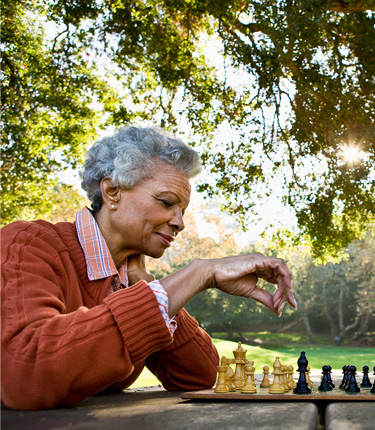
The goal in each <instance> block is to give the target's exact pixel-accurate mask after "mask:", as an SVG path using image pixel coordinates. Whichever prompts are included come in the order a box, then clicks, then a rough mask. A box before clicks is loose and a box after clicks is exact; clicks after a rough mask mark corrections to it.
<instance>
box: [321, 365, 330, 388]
mask: <svg viewBox="0 0 375 430" xmlns="http://www.w3.org/2000/svg"><path fill="white" fill-rule="evenodd" d="M322 371H323V372H322V374H323V378H322V381H321V383H320V385H319V387H318V391H332V387H331V384H330V382H329V366H323V367H322Z"/></svg>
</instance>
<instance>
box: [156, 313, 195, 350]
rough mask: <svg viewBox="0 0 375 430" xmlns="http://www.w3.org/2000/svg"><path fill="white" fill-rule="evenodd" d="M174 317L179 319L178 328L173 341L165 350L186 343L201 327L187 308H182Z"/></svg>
mask: <svg viewBox="0 0 375 430" xmlns="http://www.w3.org/2000/svg"><path fill="white" fill-rule="evenodd" d="M174 319H175V320H176V321H177V329H176V331H175V332H174V335H173V343H172V344H170V345H168V346H166V347H164V348H163V351H172V350H174V349H177V348H179V347H180V346H182V345H184V344H185V343H186V342H188V341H189V340H190V339H191V338H192V337H193V336H194V335H195V334H196V333H197V331H198V329H199V325H198V321H197V320H195V319H194V318H193V317H192V316H191V315H190V314H189V313H188V312H187V311H186V310H185V309H181V310H180V312H178V314H177V315H176V316H175V317H174Z"/></svg>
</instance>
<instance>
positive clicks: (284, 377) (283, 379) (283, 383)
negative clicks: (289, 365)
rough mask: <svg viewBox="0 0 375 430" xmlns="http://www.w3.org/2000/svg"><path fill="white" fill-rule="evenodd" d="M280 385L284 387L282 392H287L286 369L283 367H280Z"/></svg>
mask: <svg viewBox="0 0 375 430" xmlns="http://www.w3.org/2000/svg"><path fill="white" fill-rule="evenodd" d="M280 380H281V385H282V386H283V387H284V391H285V392H287V391H289V387H288V384H287V382H286V367H285V366H284V365H281V377H280Z"/></svg>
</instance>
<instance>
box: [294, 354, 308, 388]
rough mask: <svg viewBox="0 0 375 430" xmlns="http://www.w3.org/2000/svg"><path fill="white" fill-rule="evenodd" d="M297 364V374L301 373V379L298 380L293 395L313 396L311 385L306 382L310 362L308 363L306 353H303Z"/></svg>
mask: <svg viewBox="0 0 375 430" xmlns="http://www.w3.org/2000/svg"><path fill="white" fill-rule="evenodd" d="M297 364H298V369H297V372H299V378H298V382H297V384H296V387H295V388H294V390H293V393H294V394H311V388H310V387H309V384H308V382H307V381H306V372H307V365H308V364H309V362H308V361H307V358H306V355H305V351H302V352H301V355H300V357H299V359H298V361H297Z"/></svg>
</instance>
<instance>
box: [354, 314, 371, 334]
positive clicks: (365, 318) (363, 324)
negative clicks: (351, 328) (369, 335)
mask: <svg viewBox="0 0 375 430" xmlns="http://www.w3.org/2000/svg"><path fill="white" fill-rule="evenodd" d="M370 318H371V315H370V312H366V313H365V314H364V315H362V316H361V318H360V325H359V329H358V331H356V332H355V333H354V336H353V339H358V338H359V337H361V336H362V335H363V334H364V333H366V331H367V328H368V325H369V323H370Z"/></svg>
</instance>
